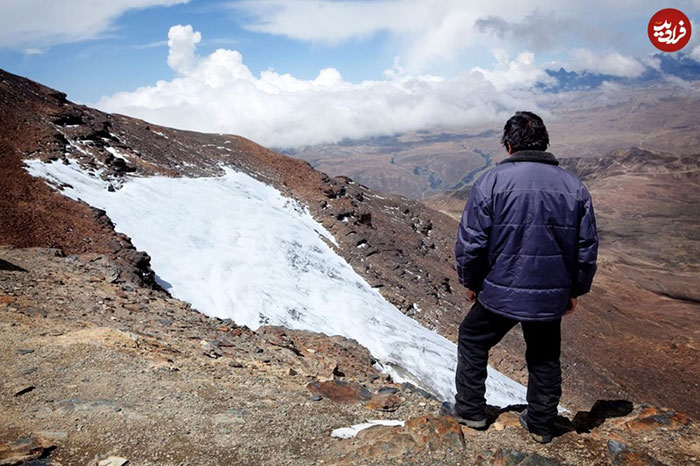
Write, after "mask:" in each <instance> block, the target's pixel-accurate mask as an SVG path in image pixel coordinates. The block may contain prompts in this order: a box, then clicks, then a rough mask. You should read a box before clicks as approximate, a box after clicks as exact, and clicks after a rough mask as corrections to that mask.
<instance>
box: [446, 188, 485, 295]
mask: <svg viewBox="0 0 700 466" xmlns="http://www.w3.org/2000/svg"><path fill="white" fill-rule="evenodd" d="M490 233H491V201H490V199H486V198H485V197H484V196H483V195H482V193H481V191H480V190H479V187H478V184H477V183H475V185H474V186H473V187H472V190H471V193H470V194H469V200H468V201H467V204H466V206H465V207H464V212H463V213H462V220H461V221H460V223H459V232H458V233H457V244H456V245H455V257H456V258H457V277H458V278H459V282H460V283H461V284H462V285H464V286H466V287H467V288H469V289H470V290H474V291H480V290H481V287H482V282H483V281H484V278H486V275H487V274H488V272H489V270H488V264H489V260H488V257H489V250H488V247H489V235H490Z"/></svg>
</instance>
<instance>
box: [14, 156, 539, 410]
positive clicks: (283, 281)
mask: <svg viewBox="0 0 700 466" xmlns="http://www.w3.org/2000/svg"><path fill="white" fill-rule="evenodd" d="M25 164H26V166H27V171H28V172H29V173H30V174H32V175H33V176H37V177H41V178H44V179H45V180H47V181H48V182H49V183H50V184H52V185H54V186H55V187H57V189H60V190H61V192H62V193H63V194H64V195H65V196H68V197H70V198H72V199H76V200H77V199H80V200H83V201H84V202H86V203H88V204H89V205H91V206H93V207H96V208H99V209H103V210H105V211H106V212H107V215H108V216H109V217H110V218H111V219H112V221H113V223H114V225H115V228H116V230H117V231H119V232H121V233H124V234H126V235H128V236H130V237H131V239H132V243H133V244H134V246H135V247H136V248H137V249H140V250H143V251H146V252H147V253H148V254H149V255H150V256H151V265H152V268H153V270H154V271H155V272H156V274H157V276H158V280H159V283H160V284H161V285H162V286H163V287H164V288H165V289H167V290H168V291H169V292H170V293H171V295H172V296H174V297H176V298H178V299H181V300H183V301H186V302H189V303H190V304H192V306H194V307H195V308H196V309H198V310H199V311H201V312H203V313H205V314H207V315H210V316H214V317H219V318H230V319H232V320H233V321H234V322H236V323H237V324H240V325H247V326H248V327H250V328H251V329H256V328H258V327H259V326H261V325H281V326H284V327H287V328H290V329H299V330H310V331H314V332H321V333H324V334H327V335H341V336H344V337H347V338H351V339H354V340H356V341H357V342H358V343H359V344H361V345H362V346H364V347H366V348H367V349H368V350H369V351H370V352H371V353H372V356H373V357H374V358H375V359H377V360H378V361H379V362H380V366H381V367H382V368H383V369H384V370H386V371H388V372H389V373H390V374H391V375H392V376H393V377H394V379H395V380H396V381H398V382H401V381H408V382H411V383H413V384H415V385H417V386H419V387H421V388H423V389H425V390H427V391H429V392H431V393H433V394H435V395H436V396H438V397H439V398H441V399H443V400H451V399H453V397H454V393H455V388H454V374H455V369H456V366H457V348H456V345H455V344H454V343H452V342H450V341H449V340H447V339H446V338H444V337H442V336H441V335H439V334H437V333H436V332H434V331H431V330H429V329H427V328H425V327H423V326H422V325H421V324H419V323H418V322H416V321H415V320H413V319H412V318H410V317H408V316H406V315H404V314H403V313H402V312H401V311H399V310H398V309H397V308H396V307H394V306H393V305H392V304H390V303H389V302H388V301H386V300H385V299H384V298H383V297H382V295H381V294H380V293H379V292H378V291H377V290H375V289H373V288H372V287H371V286H369V284H368V283H367V282H366V281H365V280H364V279H363V278H362V277H361V276H360V275H358V274H357V273H356V272H355V271H354V270H353V269H352V267H351V266H350V265H349V264H348V263H347V262H346V261H345V259H344V258H343V257H341V256H340V255H339V254H337V253H336V252H335V251H334V249H333V248H334V246H337V243H336V242H335V239H334V238H333V235H332V234H331V233H330V232H328V231H327V230H326V229H325V228H324V227H323V226H322V225H321V224H319V223H318V222H317V221H316V220H314V218H313V217H312V216H311V215H310V213H309V212H308V210H307V209H306V208H305V207H304V206H303V205H302V204H300V203H299V202H297V201H296V200H294V199H291V198H288V197H285V196H284V195H282V193H281V192H280V191H278V190H277V189H275V188H274V187H271V186H269V185H267V184H265V183H262V182H260V181H258V180H256V179H255V178H253V177H251V176H249V175H247V174H244V173H242V172H238V171H235V170H233V169H230V168H223V170H224V175H223V176H219V177H204V178H169V177H163V176H154V177H136V176H130V177H128V178H126V182H125V183H124V184H123V186H122V187H121V189H118V190H116V191H109V190H108V186H109V182H107V181H104V180H103V179H102V178H101V177H100V174H101V173H100V171H99V170H96V169H92V170H89V169H85V168H82V167H81V166H80V165H79V164H78V163H77V162H75V161H70V163H68V164H66V163H61V162H52V163H44V162H42V161H40V160H26V161H25ZM525 394H526V390H525V387H523V386H522V385H521V384H519V383H517V382H515V381H513V380H512V379H510V378H508V377H506V376H505V375H503V374H501V373H499V372H498V371H496V370H494V369H493V368H491V367H489V372H488V379H487V390H486V398H487V400H488V402H489V403H490V404H494V405H497V406H506V405H510V404H523V403H525Z"/></svg>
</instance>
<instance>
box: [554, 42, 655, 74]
mask: <svg viewBox="0 0 700 466" xmlns="http://www.w3.org/2000/svg"><path fill="white" fill-rule="evenodd" d="M569 58H570V59H569V63H568V66H567V69H569V70H571V71H588V72H591V73H599V74H607V75H610V76H617V77H621V78H636V77H638V76H640V75H641V74H642V73H644V70H645V69H646V67H645V66H644V65H643V64H642V63H640V62H639V60H637V59H635V58H632V57H627V56H624V55H621V54H619V53H617V52H609V53H606V54H602V55H598V54H595V53H593V52H592V51H590V50H587V49H583V48H578V49H574V50H572V51H571V52H570V53H569Z"/></svg>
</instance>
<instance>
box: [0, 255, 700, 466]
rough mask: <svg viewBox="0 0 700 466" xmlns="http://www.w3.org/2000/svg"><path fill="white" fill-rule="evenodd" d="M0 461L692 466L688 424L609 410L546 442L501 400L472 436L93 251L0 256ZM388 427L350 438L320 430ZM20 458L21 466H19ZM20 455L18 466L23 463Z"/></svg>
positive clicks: (313, 351)
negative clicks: (140, 280) (135, 279)
mask: <svg viewBox="0 0 700 466" xmlns="http://www.w3.org/2000/svg"><path fill="white" fill-rule="evenodd" d="M0 258H2V260H1V262H0V354H2V356H1V361H0V363H1V366H0V367H2V378H1V379H0V406H1V407H2V420H1V422H0V464H3V465H11V464H33V465H39V464H43V465H74V464H91V465H95V464H102V465H104V464H112V465H115V464H118V465H121V464H124V461H128V462H129V463H128V464H134V465H185V464H191V465H195V464H196V465H220V464H397V463H403V464H425V465H429V464H484V465H502V464H521V465H526V464H528V465H559V464H571V465H574V464H575V465H578V464H586V465H598V464H599V465H607V464H615V465H638V464H645V465H646V464H649V465H651V464H656V465H658V464H667V465H676V464H693V463H695V462H697V461H698V457H699V456H700V448H699V445H698V442H697V440H698V426H697V424H695V423H694V422H693V421H692V420H691V419H689V418H687V417H686V416H685V415H683V414H682V413H678V412H674V411H671V410H667V409H659V408H655V407H652V406H644V405H633V404H632V403H631V402H629V401H625V400H617V401H615V400H611V401H600V402H598V403H596V404H595V405H593V406H592V408H591V409H589V410H586V411H580V412H577V413H574V412H571V413H567V414H566V416H562V417H560V419H559V422H558V436H557V437H556V438H555V439H554V441H553V442H552V443H551V444H549V445H545V446H543V445H539V444H536V443H534V442H533V441H532V440H531V439H530V438H529V435H528V434H527V433H526V432H525V431H524V430H523V429H522V428H521V427H520V426H519V425H518V421H517V415H518V412H517V411H518V410H520V409H522V406H511V407H508V408H506V409H503V410H499V409H496V408H493V409H492V410H491V411H490V420H491V424H490V426H489V428H488V429H487V430H486V431H475V430H471V429H468V428H460V426H459V425H458V424H457V423H456V422H455V421H454V420H453V419H452V418H449V417H442V416H439V415H438V412H439V405H440V402H439V401H438V400H436V399H434V398H432V397H430V396H429V395H427V394H425V393H424V392H422V391H421V390H418V389H415V388H413V387H411V386H402V385H397V384H395V383H392V381H391V380H390V379H389V378H388V377H387V376H386V375H383V374H380V373H379V372H377V371H376V370H375V369H374V368H373V366H372V363H373V360H372V358H371V356H370V355H369V353H368V352H367V351H366V350H365V349H364V348H362V347H360V346H359V345H357V344H356V343H354V342H353V341H349V340H346V339H342V338H339V337H327V336H325V335H320V334H314V333H311V332H299V331H290V330H287V329H282V328H279V327H262V328H260V329H258V330H257V331H256V332H253V331H251V330H249V329H247V328H245V327H239V326H237V325H235V324H234V323H233V322H231V321H226V320H220V319H213V318H209V317H206V316H204V315H202V314H200V313H198V312H197V311H195V310H193V309H191V308H190V307H189V306H188V305H187V304H185V303H183V302H180V301H178V300H175V299H172V298H171V297H169V296H168V295H167V293H165V292H163V291H159V290H153V289H148V288H145V287H138V286H134V285H132V284H130V283H128V282H126V281H123V280H120V279H115V271H116V270H118V269H119V267H120V265H119V264H117V263H116V262H115V261H114V260H113V259H111V258H110V257H109V256H108V255H102V254H96V253H82V254H74V255H67V256H66V255H65V254H63V253H62V252H61V251H59V250H57V249H42V248H7V247H6V248H0ZM368 419H398V420H403V421H405V425H404V426H397V427H384V426H376V427H372V428H369V429H367V430H364V431H361V432H360V433H359V434H358V435H357V437H356V438H353V439H339V438H333V437H331V435H330V434H331V432H332V431H333V430H334V429H337V428H341V427H348V426H351V425H354V424H359V423H363V422H365V421H367V420H368ZM25 460H26V461H27V462H26V463H23V461H25ZM30 460H31V461H30Z"/></svg>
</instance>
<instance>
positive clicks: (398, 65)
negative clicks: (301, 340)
mask: <svg viewBox="0 0 700 466" xmlns="http://www.w3.org/2000/svg"><path fill="white" fill-rule="evenodd" d="M610 3H611V2H604V1H599V0H593V1H589V2H585V4H584V2H573V1H571V2H566V1H554V0H533V1H530V2H507V1H499V0H493V1H491V2H483V1H479V2H471V1H467V0H430V1H429V0H425V1H420V0H376V1H370V0H349V1H340V0H255V1H250V0H241V1H211V0H190V1H186V0H122V1H119V2H114V1H112V0H93V1H89V2H88V1H80V0H63V1H61V2H55V1H50V0H43V1H42V0H0V8H1V9H2V11H1V13H2V14H0V68H3V69H5V70H7V71H10V72H13V73H16V74H19V75H22V76H26V77H29V78H31V79H34V80H36V81H39V82H41V83H44V84H46V85H49V86H51V87H54V88H56V89H59V90H61V91H63V92H66V93H68V96H69V98H70V99H71V100H74V101H77V102H80V103H86V104H91V105H97V106H98V108H101V109H104V110H106V111H114V112H119V113H126V114H129V115H134V116H137V117H140V118H144V119H148V120H150V121H154V122H156V123H161V124H164V125H168V126H175V127H182V128H188V129H196V130H202V131H219V132H234V133H238V134H243V135H245V136H248V137H251V138H253V139H255V140H257V141H260V142H263V143H266V144H272V145H281V146H297V145H303V144H310V143H316V142H326V141H334V140H338V139H341V138H343V137H365V136H371V135H375V134H385V133H390V132H397V131H406V130H414V129H422V128H426V127H430V126H455V125H457V126H459V125H465V124H474V123H477V122H479V121H481V120H488V119H489V118H492V119H500V118H502V116H503V115H505V114H506V113H507V112H509V111H510V109H511V108H514V107H515V106H518V105H520V106H522V105H527V106H529V107H530V108H537V105H538V104H537V92H538V90H537V89H538V87H537V83H540V82H542V81H545V82H547V80H550V82H549V84H552V83H551V79H553V78H551V76H549V75H547V73H545V70H546V69H558V68H559V67H564V68H566V69H568V70H573V71H578V72H588V73H593V74H602V75H605V76H613V77H619V78H635V77H637V76H640V75H642V74H643V73H644V72H645V71H647V70H649V69H653V68H655V67H656V68H658V66H659V65H658V62H655V61H654V59H653V58H652V54H654V53H655V52H656V49H655V48H654V47H653V46H652V44H651V43H650V42H649V40H648V38H647V33H646V27H647V23H648V21H649V18H650V17H651V15H653V13H654V12H656V11H657V9H659V8H660V7H659V4H658V2H655V1H643V0H637V1H633V0H619V1H617V2H612V4H610ZM671 3H672V4H671V5H665V6H674V7H676V8H679V9H681V10H682V11H684V12H685V13H686V14H687V15H688V16H689V17H690V19H691V21H692V22H693V23H695V20H696V18H697V17H698V12H699V11H700V1H699V0H683V1H676V2H671ZM698 35H700V31H697V32H696V33H695V34H694V35H693V38H692V39H691V43H690V44H689V45H688V46H687V47H686V49H685V50H684V52H686V54H687V55H688V56H690V57H692V58H693V59H694V60H697V61H700V46H698V45H697V44H698V43H700V42H698V40H697V37H698ZM169 39H171V40H175V42H172V41H171V43H170V46H169V45H168V40H169ZM217 49H225V50H226V52H222V53H219V52H217V53H215V51H216V50H217ZM169 57H170V58H169ZM266 70H274V73H264V72H265V71H266ZM321 70H326V71H323V72H321ZM261 73H262V74H261Z"/></svg>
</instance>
